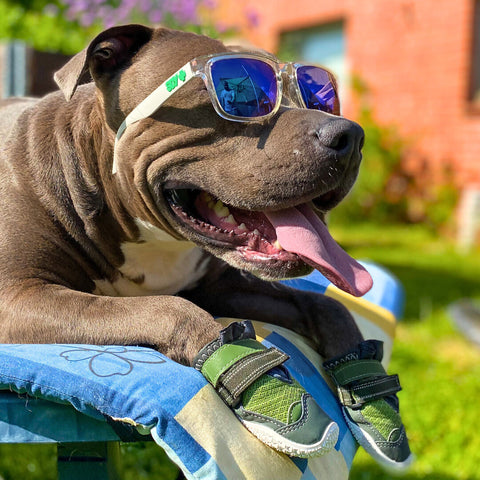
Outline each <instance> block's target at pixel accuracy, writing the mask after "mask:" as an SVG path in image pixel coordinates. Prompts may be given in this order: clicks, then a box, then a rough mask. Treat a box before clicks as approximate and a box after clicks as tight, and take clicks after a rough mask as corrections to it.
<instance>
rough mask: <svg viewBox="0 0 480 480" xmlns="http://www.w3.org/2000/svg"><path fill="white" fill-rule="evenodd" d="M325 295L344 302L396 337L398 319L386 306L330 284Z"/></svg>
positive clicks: (349, 308) (392, 336)
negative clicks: (354, 295) (355, 295)
mask: <svg viewBox="0 0 480 480" xmlns="http://www.w3.org/2000/svg"><path fill="white" fill-rule="evenodd" d="M325 295H327V296H328V297H331V298H334V299H335V300H338V301H339V302H340V303H343V305H345V307H347V308H348V310H351V311H353V312H356V313H358V314H359V315H361V316H362V317H364V318H365V319H367V320H368V321H370V322H372V323H374V324H375V325H377V326H379V327H380V328H381V329H382V330H383V331H384V332H386V333H387V334H388V335H389V336H390V337H391V338H392V339H393V338H394V337H395V328H396V324H397V321H396V319H395V315H393V313H392V312H390V311H389V310H387V309H386V308H383V307H380V306H378V305H375V304H374V303H372V302H369V301H368V300H365V299H364V298H357V297H353V296H352V295H350V294H348V293H346V292H344V291H342V290H340V289H338V288H337V287H334V286H333V285H329V286H328V287H327V290H326V291H325Z"/></svg>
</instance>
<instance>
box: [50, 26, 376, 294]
mask: <svg viewBox="0 0 480 480" xmlns="http://www.w3.org/2000/svg"><path fill="white" fill-rule="evenodd" d="M227 51H228V48H227V47H225V45H223V44H222V43H221V42H219V41H216V40H213V39H210V38H207V37H203V36H197V35H194V34H190V33H184V32H177V31H173V30H168V29H150V28H147V27H144V26H140V25H128V26H123V27H114V28H112V29H109V30H107V31H105V32H103V33H101V34H100V35H99V36H98V37H97V38H96V39H95V40H94V41H93V42H92V43H91V44H90V45H89V46H88V48H87V49H85V50H84V51H83V52H81V53H80V54H78V55H77V56H75V57H74V58H73V59H72V60H71V61H70V62H69V63H68V64H67V65H66V66H65V67H64V68H63V69H62V70H60V71H59V72H57V74H56V80H57V83H58V84H59V85H60V87H61V89H62V90H63V92H64V94H65V96H66V98H67V99H70V97H71V96H72V95H73V94H74V92H75V90H76V88H77V86H78V84H79V81H80V78H81V77H82V75H83V73H85V72H86V71H87V70H89V71H90V74H91V76H92V78H93V80H94V82H95V84H96V88H97V92H98V102H99V103H100V105H102V108H103V111H104V117H105V122H106V123H107V124H108V126H109V127H110V129H111V132H112V136H111V138H110V142H111V143H112V145H113V140H114V137H115V135H116V134H117V131H118V129H119V128H120V127H121V125H122V122H124V120H125V118H126V116H127V115H128V114H129V113H130V112H131V111H132V110H133V109H134V108H135V107H136V106H137V105H138V104H140V103H141V102H142V101H143V100H144V99H145V97H147V96H148V95H149V94H150V93H151V92H152V91H154V90H155V89H156V88H157V87H158V86H159V85H161V84H162V83H163V82H165V81H166V80H167V79H169V78H171V76H172V75H173V74H174V73H175V72H177V71H178V70H179V69H180V68H181V67H182V66H183V65H185V64H186V63H187V62H189V61H190V60H192V59H194V58H196V57H200V56H205V55H210V54H221V53H224V52H227ZM284 77H285V76H284ZM283 81H284V83H288V82H287V78H284V79H283ZM225 83H228V82H225ZM227 86H228V85H227ZM228 90H229V89H228V88H227V91H228ZM283 91H284V95H283V97H282V104H281V106H280V108H279V109H278V111H277V112H276V113H275V114H274V115H273V116H271V117H269V118H268V119H258V120H257V121H249V122H238V121H231V120H227V119H225V118H222V117H221V116H220V115H218V114H217V113H216V112H215V110H214V107H213V105H212V101H211V98H210V95H209V93H208V91H207V88H206V85H205V82H204V81H203V80H202V79H201V78H193V79H192V80H191V81H189V82H187V83H186V84H185V85H184V86H182V88H179V89H178V90H177V91H176V92H175V94H174V95H172V96H171V97H170V98H169V99H168V100H167V101H166V102H165V103H164V104H163V105H162V106H161V107H160V108H158V109H157V110H156V111H154V112H153V113H151V114H149V115H148V116H147V117H146V118H143V119H142V120H140V121H137V122H135V123H133V124H131V125H129V126H128V127H127V128H126V130H125V132H124V133H123V135H122V136H121V137H119V140H118V144H117V145H116V151H115V156H116V159H115V162H116V166H115V168H116V170H117V171H116V173H114V174H113V173H112V175H114V184H115V185H116V186H117V193H118V196H119V197H120V200H121V201H122V202H123V203H124V204H125V205H127V209H128V211H129V212H130V213H131V214H132V216H134V217H136V218H139V219H142V220H144V221H149V222H150V223H152V224H154V225H155V226H156V227H159V228H162V229H163V230H166V231H167V232H168V233H170V234H171V235H173V236H175V237H176V238H180V239H187V240H190V241H193V242H195V243H196V244H198V245H200V246H202V247H203V248H205V249H206V250H207V251H209V252H211V253H212V254H214V255H215V256H217V257H219V258H221V259H223V260H225V261H226V262H228V263H229V264H231V265H233V266H234V267H237V268H240V269H243V270H247V271H250V272H252V273H254V274H256V275H258V276H260V277H262V278H265V279H279V278H285V277H291V276H296V275H300V274H305V273H308V272H309V271H311V267H312V266H313V267H315V268H317V269H319V270H320V271H322V272H323V273H324V274H325V275H326V276H327V277H328V278H330V279H331V280H332V281H333V282H334V283H335V284H337V285H338V286H339V287H341V288H343V289H344V290H347V291H349V292H351V293H354V294H362V293H363V292H364V291H366V290H368V288H369V282H370V279H369V276H368V274H366V272H364V271H363V270H362V269H361V267H360V266H358V264H356V262H355V261H353V259H351V258H350V257H348V256H347V255H346V254H345V253H344V252H343V251H342V250H341V249H340V248H339V247H338V246H337V245H336V244H335V242H334V241H333V240H332V239H331V237H330V236H329V235H328V232H327V229H326V227H325V224H324V215H325V213H326V212H327V211H329V210H330V209H331V208H332V207H334V206H335V205H336V204H338V203H339V202H340V201H341V200H342V199H343V198H344V197H345V195H346V194H347V193H348V191H349V190H350V188H351V187H352V185H353V183H354V181H355V178H356V176H357V173H358V168H359V165H360V160H361V149H362V145H363V131H362V129H361V128H360V127H359V126H358V125H357V124H356V123H354V122H351V121H349V120H347V119H344V118H342V117H340V116H338V115H333V114H330V113H325V112H323V111H319V110H309V109H307V108H300V107H299V106H298V103H297V104H296V103H295V102H294V99H293V97H292V96H291V95H290V93H289V92H290V89H289V88H288V86H287V87H285V86H284V89H283ZM109 161H111V162H113V155H112V157H111V158H110V159H109Z"/></svg>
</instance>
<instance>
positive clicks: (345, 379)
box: [328, 360, 387, 386]
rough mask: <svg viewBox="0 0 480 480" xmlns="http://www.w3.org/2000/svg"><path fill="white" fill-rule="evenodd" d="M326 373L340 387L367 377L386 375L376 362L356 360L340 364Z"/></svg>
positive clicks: (381, 366)
mask: <svg viewBox="0 0 480 480" xmlns="http://www.w3.org/2000/svg"><path fill="white" fill-rule="evenodd" d="M328 373H329V374H330V375H331V376H332V377H333V379H334V380H335V383H336V384H337V385H340V386H345V385H348V384H349V383H352V382H357V381H361V380H366V379H368V378H369V377H378V376H382V377H383V376H385V375H386V374H387V372H385V369H384V368H383V365H382V364H381V363H380V362H379V361H378V360H356V361H353V362H348V363H345V364H340V365H339V366H338V367H336V368H334V369H333V370H330V371H329V372H328Z"/></svg>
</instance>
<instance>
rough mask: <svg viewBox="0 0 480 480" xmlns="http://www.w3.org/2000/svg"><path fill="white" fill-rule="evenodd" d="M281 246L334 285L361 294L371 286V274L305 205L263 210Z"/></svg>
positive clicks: (358, 295)
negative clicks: (277, 209) (272, 210)
mask: <svg viewBox="0 0 480 480" xmlns="http://www.w3.org/2000/svg"><path fill="white" fill-rule="evenodd" d="M265 215H266V216H267V218H268V220H269V221H270V223H271V224H272V225H273V226H274V228H275V231H276V233H277V239H278V241H279V242H280V245H281V246H282V247H283V248H284V249H285V250H287V251H289V252H293V253H296V254H297V255H299V256H300V257H301V258H302V260H303V261H304V262H306V263H308V264H309V265H311V266H312V267H314V268H316V269H317V270H319V271H320V272H321V273H322V274H323V275H325V277H327V278H328V280H330V281H331V282H332V283H333V284H334V285H336V286H337V287H338V288H341V289H342V290H345V291H346V292H348V293H350V294H352V295H355V296H356V297H360V296H362V295H364V294H365V293H367V292H368V291H369V290H370V288H372V284H373V280H372V277H371V276H370V274H369V273H368V272H367V271H366V270H365V269H364V268H363V267H362V266H361V265H360V264H359V263H358V262H356V261H355V260H354V259H353V258H352V257H351V256H350V255H348V254H347V253H346V252H345V251H344V250H343V249H342V248H340V246H339V245H338V244H337V242H335V240H334V239H333V238H332V236H331V235H330V233H329V231H328V229H327V227H326V226H325V224H324V223H323V222H322V221H321V220H320V219H319V218H318V217H317V215H316V214H315V212H314V211H313V210H312V209H311V208H310V207H309V206H308V205H306V204H304V205H300V206H298V207H292V208H286V209H285V210H281V211H277V212H266V213H265Z"/></svg>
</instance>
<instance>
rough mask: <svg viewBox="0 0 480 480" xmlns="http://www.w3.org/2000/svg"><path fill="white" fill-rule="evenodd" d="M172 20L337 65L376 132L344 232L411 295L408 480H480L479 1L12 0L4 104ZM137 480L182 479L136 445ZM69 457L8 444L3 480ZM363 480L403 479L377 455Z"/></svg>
mask: <svg viewBox="0 0 480 480" xmlns="http://www.w3.org/2000/svg"><path fill="white" fill-rule="evenodd" d="M129 22H140V23H147V24H151V25H154V24H163V25H167V26H170V27H174V28H182V29H187V30H191V31H195V32H198V33H205V34H208V35H210V36H216V37H220V38H222V39H224V40H225V41H227V42H230V43H239V42H240V43H242V44H244V45H249V44H250V45H252V46H255V47H260V48H264V49H266V50H269V51H271V52H273V53H275V54H276V55H277V56H278V57H279V58H280V59H281V60H282V61H291V60H295V61H306V62H311V63H318V64H322V65H324V66H326V67H328V68H329V69H331V70H332V71H333V72H334V73H335V74H336V75H337V78H338V80H339V86H340V92H341V99H342V114H343V115H345V116H346V117H348V118H351V119H354V120H356V121H358V122H359V123H360V124H361V125H362V126H363V128H364V129H365V132H366V143H365V148H364V161H363V165H362V171H361V174H360V176H359V179H358V182H357V185H356V186H355V188H354V190H353V192H352V193H351V194H350V195H349V197H348V199H347V201H345V202H344V203H343V204H342V205H341V206H340V207H338V208H337V209H336V210H335V211H334V212H333V213H332V214H331V215H330V219H329V221H330V226H331V230H332V233H333V235H334V237H335V238H336V239H337V240H338V241H339V243H341V244H342V246H343V247H344V248H345V249H346V250H348V251H349V253H350V254H352V255H353V256H355V257H357V258H363V259H370V260H374V261H376V262H378V263H380V264H381V265H383V266H384V267H386V268H388V269H389V270H390V271H391V272H392V273H393V274H394V275H395V276H396V277H397V278H398V279H399V280H400V281H401V282H402V284H403V286H404V289H405V293H406V304H405V314H404V318H403V319H402V320H401V322H400V323H399V326H398V329H397V338H396V343H395V345H394V352H393V358H392V363H391V368H390V371H391V372H392V373H393V372H397V373H399V374H400V378H401V381H402V385H403V388H404V390H403V392H401V393H400V395H399V396H400V402H401V408H402V416H403V420H404V422H405V424H406V426H407V432H408V433H409V437H410V442H411V447H412V449H413V451H414V452H415V454H416V456H417V461H416V463H415V464H414V466H413V468H412V469H411V471H410V472H409V473H408V474H407V475H406V476H405V478H406V479H409V480H416V479H430V480H454V479H462V480H467V479H468V480H474V479H480V473H478V470H479V468H478V464H479V460H480V453H479V452H480V435H479V434H478V429H479V428H478V425H477V423H476V422H477V421H479V412H480V410H479V407H478V404H477V398H478V397H479V395H480V280H479V275H480V1H479V0H422V1H420V0H360V1H359V0H315V1H312V0H295V1H292V0H263V1H262V2H258V1H254V0H252V1H249V0H245V1H242V0H0V41H1V45H0V93H1V95H2V96H3V97H9V96H18V95H34V96H38V95H43V94H45V93H47V92H49V91H52V90H54V89H56V87H55V85H54V83H53V81H52V76H53V72H54V71H55V70H56V69H58V68H59V67H60V66H61V65H63V64H64V63H65V62H66V60H68V58H69V56H70V55H72V54H74V53H76V52H78V51H79V50H81V49H82V48H84V47H85V46H86V45H87V44H88V42H89V41H90V40H91V39H92V38H93V37H94V36H95V35H96V34H97V33H98V32H100V31H101V30H103V29H104V28H106V27H109V26H113V25H115V24H120V23H129ZM122 451H123V464H124V478H125V479H153V478H165V479H168V478H175V475H176V473H175V469H174V468H173V467H172V466H171V465H170V464H169V462H168V460H166V459H165V457H164V456H163V454H162V452H161V451H160V449H159V447H157V446H156V445H152V444H148V443H145V444H136V445H124V446H123V447H122ZM55 468H56V467H55V451H54V447H50V446H47V447H45V446H38V447H23V446H22V447H20V446H0V480H10V479H18V478H31V479H39V480H40V479H42V480H50V479H54V478H56V473H55ZM351 478H352V479H354V480H367V479H388V478H390V477H389V476H388V475H387V474H385V473H383V472H382V471H381V470H379V469H378V467H377V466H376V465H375V464H374V463H373V461H372V460H370V458H369V457H368V456H367V455H365V454H364V453H363V452H359V454H358V455H357V457H356V458H355V461H354V467H353V469H352V473H351Z"/></svg>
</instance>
